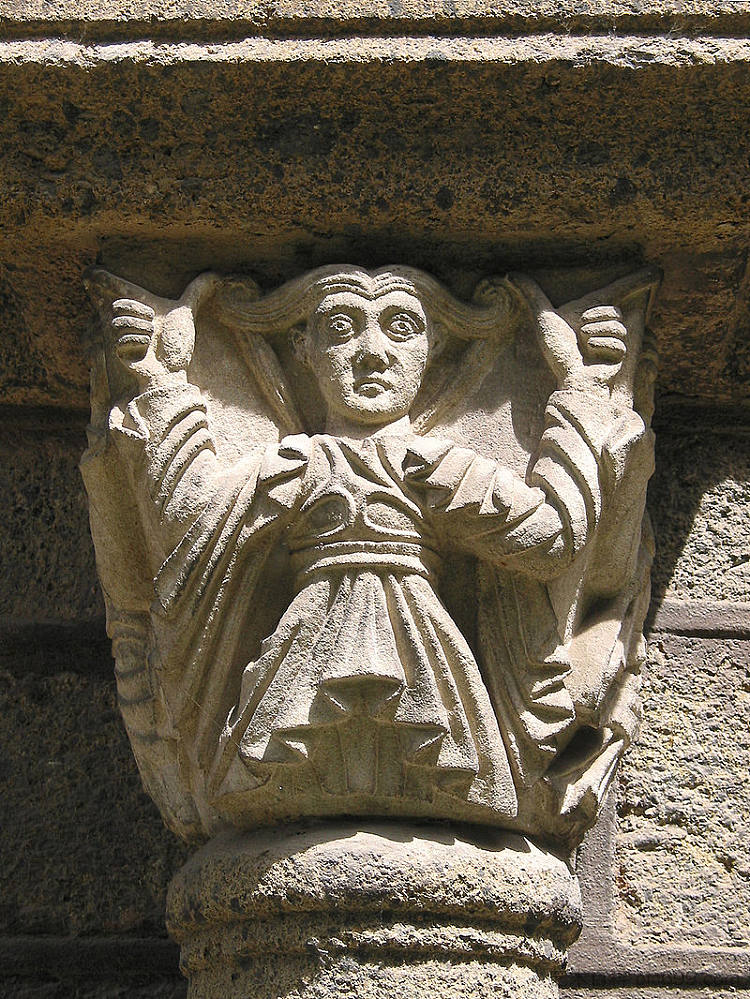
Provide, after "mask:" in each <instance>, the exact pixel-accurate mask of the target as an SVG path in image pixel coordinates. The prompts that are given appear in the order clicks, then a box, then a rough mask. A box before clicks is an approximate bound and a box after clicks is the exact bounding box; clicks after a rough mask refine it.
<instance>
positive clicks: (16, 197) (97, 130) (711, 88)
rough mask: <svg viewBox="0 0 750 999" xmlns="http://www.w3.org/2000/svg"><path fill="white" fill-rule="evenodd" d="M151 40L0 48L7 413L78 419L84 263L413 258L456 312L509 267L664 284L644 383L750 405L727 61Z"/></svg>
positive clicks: (737, 156)
mask: <svg viewBox="0 0 750 999" xmlns="http://www.w3.org/2000/svg"><path fill="white" fill-rule="evenodd" d="M531 6H532V5H530V4H528V5H526V7H527V10H530V8H531ZM579 6H580V5H579ZM628 6H629V7H630V8H631V11H632V10H633V9H634V8H633V5H632V4H631V5H628ZM196 9H197V8H196ZM145 10H146V8H144V11H145ZM176 10H177V7H176V6H173V7H172V11H173V12H176ZM651 10H652V12H654V10H655V8H653V7H652V8H651ZM725 13H726V12H725ZM686 16H688V15H686ZM744 16H746V15H744ZM726 17H729V14H728V13H727V14H726ZM281 19H282V21H283V16H282V18H281ZM709 20H710V18H709ZM175 23H176V22H175ZM199 23H200V25H201V31H205V25H203V22H199ZM449 23H450V22H445V21H444V23H443V27H442V30H443V31H445V30H446V28H447V27H448V25H449ZM669 23H670V29H672V28H673V27H675V24H676V22H671V21H670V22H669ZM158 28H159V25H158V24H157V25H156V26H155V27H153V29H152V25H151V24H149V25H148V29H147V30H146V27H145V24H143V23H142V24H141V27H140V28H139V29H138V30H139V32H140V37H141V41H140V42H139V43H138V44H135V43H132V44H130V46H128V45H127V44H125V45H122V46H119V47H118V46H117V45H115V44H114V43H112V44H110V45H107V44H106V42H107V39H108V38H110V34H109V32H110V31H111V29H112V24H111V22H108V23H107V24H105V25H103V26H99V27H97V26H96V24H92V25H90V26H88V27H87V28H86V29H85V30H86V32H87V35H88V37H90V38H91V39H92V42H91V44H87V45H82V46H81V45H79V44H78V43H77V42H73V41H72V40H69V39H66V40H62V41H60V42H59V43H55V44H52V43H49V42H48V41H46V40H45V41H40V40H37V41H26V42H20V41H19V42H13V43H9V44H11V45H15V46H21V47H20V48H18V47H16V48H12V47H11V48H8V47H7V45H6V46H5V47H4V48H0V97H1V98H2V109H3V115H2V118H1V119H0V138H2V140H3V145H4V149H5V150H6V152H5V157H4V161H5V163H4V172H3V179H2V185H3V186H2V194H3V197H2V198H0V217H1V218H2V221H3V227H4V238H3V243H2V250H1V251H0V252H1V254H2V257H3V260H4V262H5V265H6V266H5V268H4V270H3V275H2V285H1V287H2V299H3V301H4V302H5V303H6V310H5V311H6V313H7V316H8V320H7V322H8V330H9V335H8V336H7V337H5V338H4V340H3V344H4V346H3V350H4V352H5V358H6V361H5V363H4V365H3V379H4V384H3V386H2V395H1V396H0V398H2V399H3V400H4V401H6V402H18V403H30V402H31V403H45V402H47V403H52V404H55V405H73V406H78V407H83V406H84V405H85V396H86V381H87V380H86V369H85V362H84V358H83V356H82V350H81V337H82V331H83V330H84V329H85V327H86V323H87V315H88V310H87V307H86V304H85V301H84V298H83V296H82V294H81V292H80V290H79V289H77V287H76V285H77V275H78V274H80V272H81V270H82V269H83V268H84V267H85V266H86V265H87V264H90V263H92V262H94V261H95V260H97V259H98V260H99V261H100V262H101V263H103V264H104V265H105V266H107V267H108V268H109V269H111V270H113V271H115V272H118V273H127V274H128V276H130V277H133V278H134V279H137V280H139V281H140V282H141V283H144V284H148V285H149V286H150V287H152V288H154V289H155V290H158V291H162V292H164V293H169V294H176V293H178V291H179V290H181V287H183V286H184V284H186V283H187V281H188V280H189V279H190V278H192V277H193V276H194V275H195V274H196V273H199V272H200V271H201V270H204V269H206V268H207V267H216V268H218V269H220V270H222V271H225V272H227V271H239V272H249V273H252V274H253V275H254V276H255V277H256V278H257V279H258V280H259V281H260V282H261V284H263V285H272V284H275V283H277V282H278V281H280V280H282V279H284V278H286V277H289V276H292V275H293V274H294V273H297V272H299V270H300V269H302V268H305V267H309V266H314V265H315V264H318V263H329V262H336V261H342V260H351V259H355V260H359V261H362V262H363V263H365V264H369V265H372V266H375V265H378V264H382V263H385V262H388V261H390V260H399V259H401V260H404V259H408V260H409V261H410V262H412V263H415V264H418V265H420V266H423V267H424V268H425V269H428V270H430V271H432V272H433V273H435V274H437V275H438V276H439V277H441V278H444V279H446V280H449V281H450V282H451V283H452V284H453V287H454V290H455V291H456V292H457V293H458V294H464V293H467V292H468V291H469V290H470V288H471V287H472V286H473V283H474V282H475V281H476V279H477V278H478V277H479V276H481V275H482V274H486V273H490V272H496V273H497V272H502V270H503V269H506V268H508V269H510V268H512V269H523V270H528V269H530V268H533V267H540V266H545V265H546V266H551V267H554V266H558V265H560V264H561V263H565V264H568V265H570V264H579V265H583V266H586V265H591V264H603V265H605V266H606V265H609V266H615V267H618V266H619V267H620V268H621V269H620V273H625V272H627V270H629V269H632V268H633V267H634V266H637V265H638V264H639V263H640V262H642V261H643V260H644V259H645V260H648V261H650V262H653V263H656V264H658V265H660V266H661V267H662V269H663V270H664V273H665V280H664V285H663V291H662V297H661V303H662V304H661V305H660V307H659V309H658V311H657V312H656V313H655V315H654V326H655V330H656V333H657V336H658V338H659V341H660V346H661V351H662V357H663V362H664V363H663V376H662V390H663V391H665V392H679V393H682V394H684V395H695V396H700V397H703V398H714V399H716V398H722V399H725V400H726V399H732V398H736V399H745V400H746V399H747V350H748V348H747V323H746V321H745V316H746V308H747V302H746V283H747V282H746V275H745V261H746V256H745V250H746V245H747V242H748V232H749V229H748V221H747V212H746V210H745V209H746V204H745V201H744V200H743V199H745V198H746V196H747V192H746V161H747V155H748V142H749V141H750V140H748V135H747V129H746V122H745V115H744V114H743V113H742V111H740V110H738V109H743V108H744V107H746V106H747V105H748V103H749V102H750V83H749V82H748V76H749V74H748V72H747V66H748V64H749V63H748V58H749V57H748V53H747V52H746V51H745V49H744V48H743V45H744V43H742V42H740V41H739V40H737V39H732V38H727V37H723V38H722V37H713V38H709V39H708V40H705V39H704V40H703V47H701V45H700V44H699V42H698V41H697V40H696V39H694V38H691V37H689V36H680V35H677V36H675V37H670V38H654V37H653V36H651V37H646V36H638V37H635V39H633V38H632V37H631V38H629V39H618V38H617V37H610V36H608V35H604V36H602V35H595V36H587V35H582V36H578V37H577V36H570V35H568V34H566V33H565V32H563V33H562V34H560V35H552V36H547V35H540V36H539V37H538V38H537V37H536V36H535V37H534V38H533V39H532V40H531V41H530V42H529V41H528V40H526V41H525V42H524V44H523V45H521V44H520V43H519V40H518V39H515V38H510V39H504V38H487V37H481V38H477V37H467V38H458V39H457V38H451V37H446V38H440V37H435V36H425V37H420V38H403V37H402V38H401V39H396V40H393V39H390V40H389V39H382V38H372V39H367V38H364V39H362V38H359V39H357V38H355V39H353V40H350V41H348V42H347V41H344V40H341V39H336V38H326V37H323V38H308V39H307V40H304V41H299V40H298V39H297V40H295V39H284V38H278V39H271V40H269V39H257V38H256V39H250V41H249V42H248V43H243V42H238V41H237V40H236V39H230V40H229V41H227V42H226V44H220V43H218V42H216V41H214V42H212V45H211V48H210V50H209V48H207V47H206V44H197V43H196V45H195V46H194V47H193V48H191V47H187V46H186V47H180V46H178V45H174V44H170V42H172V41H173V40H174V36H171V37H170V38H169V41H165V42H164V44H163V46H162V47H161V48H159V47H158V46H157V47H154V45H153V44H152V43H151V42H150V41H149V40H148V38H149V37H150V36H151V34H153V33H154V32H155V31H157V30H158ZM652 28H653V25H652ZM720 28H721V21H720V20H719V21H718V22H716V30H717V31H719V30H720ZM60 30H61V29H60ZM170 30H172V29H170ZM217 30H218V29H217ZM319 30H320V29H319ZM402 30H403V29H402ZM566 30H567V26H566ZM725 30H726V25H725ZM144 35H145V36H146V39H145V40H144ZM115 37H116V36H115ZM96 41H101V42H103V43H104V44H103V45H97V44H96V43H95V42H96ZM157 42H158V38H157ZM231 45H234V46H235V47H234V48H232V47H231ZM23 46H26V48H24V47H23ZM227 46H230V47H227ZM618 46H620V49H618ZM696 46H697V48H696ZM51 95H54V101H53V100H51V99H49V98H50V97H51ZM239 97H241V98H242V99H241V100H239V99H238V98H239ZM165 108H169V114H165V112H164V109H165ZM393 108H397V109H398V112H397V113H396V114H393V113H391V112H392V109H393ZM386 120H387V122H388V125H387V127H386V128H384V127H383V122H384V121H386ZM19 135H22V136H23V141H22V142H19V141H18V140H17V137H18V136H19ZM238 205H241V206H242V208H241V210H240V211H239V212H238V209H237V206H238ZM175 247H179V254H178V256H179V257H180V265H179V268H177V269H174V268H173V267H172V266H171V264H170V265H167V261H172V260H174V258H175V253H174V248H175ZM170 270H171V271H172V273H170ZM40 276H43V277H42V281H43V284H44V287H45V294H44V295H39V294H38V293H37V291H38V287H39V280H40ZM602 283H603V282H602ZM588 286H589V287H592V286H593V285H588ZM60 302H65V303H66V308H65V309H64V310H61V309H60V308H59V303H60ZM717 342H720V343H721V347H720V348H719V349H715V347H714V346H713V345H714V344H716V343H717ZM707 344H710V345H712V346H711V349H710V350H706V345H707Z"/></svg>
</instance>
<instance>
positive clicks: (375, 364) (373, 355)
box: [357, 327, 391, 371]
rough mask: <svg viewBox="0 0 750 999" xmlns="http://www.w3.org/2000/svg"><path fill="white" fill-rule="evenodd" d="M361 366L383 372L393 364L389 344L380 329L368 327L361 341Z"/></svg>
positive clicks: (359, 358)
mask: <svg viewBox="0 0 750 999" xmlns="http://www.w3.org/2000/svg"><path fill="white" fill-rule="evenodd" d="M357 360H358V362H359V364H361V365H364V366H366V367H371V368H373V369H374V370H376V371H383V370H384V369H385V368H387V367H388V365H389V364H390V363H391V357H390V353H389V351H388V342H387V340H386V338H385V337H384V335H383V332H382V330H380V328H372V327H368V328H367V329H366V330H364V332H363V333H362V336H361V339H360V352H359V356H358V358H357Z"/></svg>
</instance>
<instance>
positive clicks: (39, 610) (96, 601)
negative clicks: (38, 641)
mask: <svg viewBox="0 0 750 999" xmlns="http://www.w3.org/2000/svg"><path fill="white" fill-rule="evenodd" d="M3 342H6V341H5V340H4V341H3ZM61 422H63V421H61ZM81 423H82V421H81ZM45 424H46V426H45ZM83 443H84V437H83V426H82V425H81V426H80V429H79V430H78V432H75V431H70V430H68V431H66V430H65V429H64V423H63V428H60V426H59V425H58V427H57V428H56V427H55V419H54V417H51V418H49V419H47V420H41V421H37V425H36V426H34V425H33V421H32V420H30V419H27V420H25V421H24V420H23V419H21V420H19V419H17V418H16V419H14V418H13V416H12V415H11V416H10V418H8V417H6V420H5V423H4V426H3V427H2V428H0V495H1V496H2V499H3V516H2V518H0V550H2V553H3V562H4V565H6V566H8V567H11V566H12V571H11V572H8V571H4V572H3V573H2V574H0V616H2V617H3V618H4V619H5V620H6V621H10V620H12V621H13V623H14V624H15V625H20V624H22V623H24V622H42V621H45V620H52V621H69V622H78V621H81V620H86V619H90V618H93V617H101V615H102V613H103V605H102V601H101V595H100V592H99V584H98V581H97V578H96V570H95V567H94V552H93V546H92V544H91V538H90V533H89V529H88V517H87V504H86V498H85V495H84V492H83V483H82V482H81V475H80V472H79V471H78V467H77V466H78V461H79V458H80V451H81V448H82V446H83Z"/></svg>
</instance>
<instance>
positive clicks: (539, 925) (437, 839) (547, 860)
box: [167, 822, 580, 999]
mask: <svg viewBox="0 0 750 999" xmlns="http://www.w3.org/2000/svg"><path fill="white" fill-rule="evenodd" d="M167 922H168V926H169V930H170V933H171V935H172V936H173V937H174V939H175V940H177V941H178V942H179V943H180V945H181V948H182V953H181V965H182V970H183V972H184V973H185V975H186V976H187V977H188V978H189V980H190V991H189V996H190V999H272V997H274V999H276V997H281V996H283V997H285V999H324V997H325V999H334V997H335V999H342V997H349V996H351V997H356V999H407V997H412V996H413V997H414V999H417V997H419V999H425V997H427V999H429V997H431V996H434V997H435V999H454V997H455V999H459V997H469V996H472V997H477V996H482V997H484V996H497V997H508V999H510V997H523V999H552V997H555V996H557V995H558V989H557V978H558V977H559V975H560V974H561V973H562V971H563V969H564V964H565V955H566V951H567V948H568V946H569V945H570V944H571V943H572V942H573V941H574V940H575V938H576V937H577V935H578V932H579V929H580V893H579V888H578V883H577V880H576V878H575V875H574V874H573V873H572V872H571V870H570V867H569V866H568V864H567V863H566V861H565V860H564V859H563V858H561V857H559V856H557V855H555V854H554V853H552V852H549V851H547V850H545V849H542V848H540V847H539V846H537V845H535V844H534V843H532V842H531V841H530V840H528V839H526V838H525V837H523V836H520V835H517V834H512V833H503V832H497V831H494V830H479V829H476V828H474V827H460V828H455V829H454V828H451V827H448V826H429V825H406V824H401V823H399V824H396V823H393V824H391V823H387V822H373V823H366V822H359V823H356V824H354V823H352V824H351V825H348V824H345V823H337V824H332V823H326V824H323V823H321V824H316V825H311V826H290V827H286V828H284V829H279V828H275V829H264V830H259V831H257V832H252V833H236V834H232V835H225V836H221V837H218V838H216V839H215V840H213V841H211V842H210V843H209V844H208V845H207V846H205V847H204V848H203V849H202V850H200V851H199V852H198V853H197V854H196V855H195V856H194V857H193V858H192V859H191V860H190V861H189V862H188V863H187V864H186V865H185V867H183V868H182V870H181V871H180V872H179V873H178V874H177V876H176V877H175V878H174V880H173V882H172V885H171V888H170V893H169V898H168V903H167Z"/></svg>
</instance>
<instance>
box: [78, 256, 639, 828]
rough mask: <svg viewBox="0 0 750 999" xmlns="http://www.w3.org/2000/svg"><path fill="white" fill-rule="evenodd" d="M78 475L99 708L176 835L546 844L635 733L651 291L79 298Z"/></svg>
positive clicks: (333, 270) (299, 288) (335, 284)
mask: <svg viewBox="0 0 750 999" xmlns="http://www.w3.org/2000/svg"><path fill="white" fill-rule="evenodd" d="M88 281H89V287H90V291H91V293H92V296H93V297H94V299H95V301H96V302H97V304H98V306H99V308H100V311H101V315H102V320H103V323H102V329H103V336H102V340H101V343H100V345H99V346H98V347H97V348H96V349H95V351H94V358H93V368H94V381H93V390H92V391H93V396H92V397H93V416H92V424H91V428H90V446H89V450H88V452H87V454H86V455H85V456H84V461H83V464H82V468H83V474H84V478H85V480H86V485H87V488H88V492H89V496H90V500H91V523H92V530H93V534H94V539H95V542H96V550H97V560H98V566H99V572H100V576H101V579H102V583H103V588H104V592H105V598H106V604H107V615H108V628H109V631H110V635H111V637H112V639H113V648H114V654H115V657H116V663H117V665H116V669H117V677H118V691H119V697H120V704H121V708H122V711H123V715H124V718H125V720H126V724H127V726H128V731H129V735H130V738H131V741H132V744H133V748H134V751H135V755H136V758H137V760H138V763H139V766H140V769H141V773H142V776H143V779H144V783H145V785H146V787H147V789H148V791H149V792H150V793H151V795H152V796H153V798H154V799H155V801H156V803H157V805H158V806H159V808H160V809H161V811H162V814H163V816H164V818H165V820H166V821H167V823H168V824H169V825H170V827H171V828H172V829H174V830H175V831H176V832H177V833H179V834H180V835H182V836H183V837H185V838H193V839H197V838H201V837H207V836H210V835H213V834H214V833H216V832H217V831H220V830H222V829H226V828H233V827H234V828H238V829H249V828H253V827H255V826H258V825H268V824H272V823H274V822H280V821H285V820H293V819H299V818H304V817H309V816H318V817H321V816H353V815H362V816H373V815H374V816H399V817H404V818H436V819H448V820H459V821H469V822H474V823H482V824H487V825H493V826H499V827H502V828H505V829H510V830H519V831H523V832H526V833H531V834H533V835H536V836H541V837H542V838H546V839H552V840H557V841H559V842H560V843H562V844H567V845H568V846H570V845H572V844H574V843H576V842H577V841H578V840H579V839H580V836H581V835H582V833H583V831H584V830H585V829H586V828H587V827H588V826H589V825H590V824H591V822H592V821H593V820H594V818H595V816H596V812H597V809H598V807H599V804H600V803H601V801H602V798H603V795H604V793H605V791H606V789H607V787H608V786H609V783H610V781H611V778H612V775H613V773H614V770H615V767H616V764H617V762H618V760H619V758H620V756H621V755H622V753H623V751H624V750H625V749H626V748H627V746H628V744H629V743H630V741H631V740H632V738H633V737H634V735H635V732H636V730H637V727H638V721H639V700H638V688H639V676H638V674H639V667H640V662H641V659H642V655H643V650H642V643H643V639H642V634H641V631H642V625H643V619H644V615H645V612H646V608H647V605H648V593H649V591H648V572H649V566H650V561H651V540H650V534H649V528H648V523H647V520H646V518H645V514H644V503H645V488H646V483H647V480H648V478H649V475H650V474H651V470H652V465H653V441H652V435H651V431H650V429H649V421H650V416H651V407H652V402H651V395H652V384H653V376H654V371H655V366H654V351H653V347H652V345H651V344H650V343H649V342H648V337H647V335H646V333H645V325H644V324H645V317H646V310H647V307H648V304H649V300H650V297H651V294H652V292H653V289H654V287H655V283H656V279H655V276H654V274H653V273H652V272H649V271H643V272H640V273H638V274H636V275H633V276H631V277H628V278H625V279H622V280H620V281H618V282H615V283H614V284H612V285H610V286H609V287H607V288H604V289H602V290H600V291H597V292H594V293H593V294H591V295H587V296H586V297H584V298H582V299H578V300H577V301H573V302H571V303H569V304H568V305H566V306H564V307H562V308H561V309H559V310H556V309H554V308H553V306H552V305H551V304H550V302H549V300H548V299H547V297H546V296H545V294H544V292H543V291H542V290H541V288H540V287H539V286H538V285H537V284H536V283H535V282H534V281H532V280H531V279H529V278H526V277H523V276H520V275H512V276H510V277H508V278H506V279H490V280H486V281H484V282H482V284H481V285H480V286H479V288H478V289H477V292H476V294H475V296H474V301H473V302H472V303H471V304H466V303H464V302H461V301H459V300H458V299H456V298H455V297H454V296H453V295H451V294H450V293H449V292H448V291H447V290H446V289H445V288H444V287H443V286H441V285H440V284H439V283H438V282H437V281H435V280H434V279H433V278H431V277H429V276H428V275H426V274H424V273H422V272H420V271H417V270H415V269H411V268H408V267H388V268H384V269H380V270H376V271H366V270H363V269H360V268H356V267H324V268H320V269H318V270H316V271H313V272H311V273H309V274H306V275H304V276H302V277H300V278H297V279H295V280H292V281H290V282H288V283H287V284H285V285H283V286H282V287H280V288H279V289H277V290H275V291H272V292H270V293H268V294H265V295H264V294H261V293H260V290H259V289H258V288H257V286H256V285H254V283H253V282H252V281H250V280H249V279H246V278H227V279H224V278H221V277H219V276H218V275H213V274H205V275H201V276H200V277H198V278H197V279H196V280H195V281H194V282H193V283H192V284H191V285H190V286H189V287H188V289H187V290H186V292H185V294H184V295H183V296H182V298H181V299H180V300H179V301H170V300H166V299H162V298H158V297H156V296H154V295H152V294H150V293H149V292H147V291H145V290H143V289H141V288H138V287H136V286H134V285H131V284H129V283H128V282H125V281H123V280H121V279H119V278H116V277H114V276H112V275H110V274H108V273H106V272H104V271H101V270H98V271H94V272H92V273H91V274H90V276H89V279H88Z"/></svg>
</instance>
